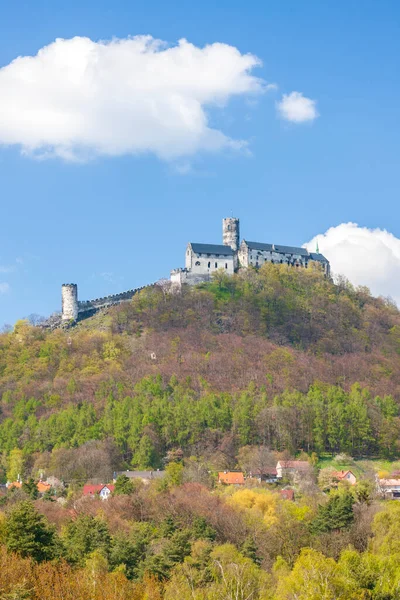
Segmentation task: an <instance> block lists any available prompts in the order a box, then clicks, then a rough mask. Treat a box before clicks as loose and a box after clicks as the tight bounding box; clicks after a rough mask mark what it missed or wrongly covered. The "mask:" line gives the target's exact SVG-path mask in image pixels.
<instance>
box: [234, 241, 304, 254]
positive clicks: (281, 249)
mask: <svg viewBox="0 0 400 600" xmlns="http://www.w3.org/2000/svg"><path fill="white" fill-rule="evenodd" d="M244 242H245V243H246V244H247V246H248V248H249V249H250V250H263V251H267V252H278V253H279V254H299V255H300V256H308V251H307V250H306V249H305V248H297V247H296V246H281V245H279V246H278V245H277V244H262V243H261V242H248V241H247V240H244Z"/></svg>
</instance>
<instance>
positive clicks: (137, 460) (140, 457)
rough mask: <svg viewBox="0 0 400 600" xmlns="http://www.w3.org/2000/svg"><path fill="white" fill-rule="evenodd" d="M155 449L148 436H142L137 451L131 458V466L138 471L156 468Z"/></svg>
mask: <svg viewBox="0 0 400 600" xmlns="http://www.w3.org/2000/svg"><path fill="white" fill-rule="evenodd" d="M156 462H157V457H156V449H155V447H154V444H153V442H152V441H151V439H150V437H149V436H148V435H143V436H142V438H141V440H140V442H139V447H138V449H137V451H136V452H135V454H134V456H133V458H132V465H133V466H134V467H138V468H139V469H151V468H154V467H155V466H156Z"/></svg>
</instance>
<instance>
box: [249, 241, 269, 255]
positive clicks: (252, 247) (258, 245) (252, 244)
mask: <svg viewBox="0 0 400 600" xmlns="http://www.w3.org/2000/svg"><path fill="white" fill-rule="evenodd" d="M244 242H245V243H246V244H247V246H248V248H250V250H264V251H267V252H272V244H261V243H260V242H248V241H247V240H244Z"/></svg>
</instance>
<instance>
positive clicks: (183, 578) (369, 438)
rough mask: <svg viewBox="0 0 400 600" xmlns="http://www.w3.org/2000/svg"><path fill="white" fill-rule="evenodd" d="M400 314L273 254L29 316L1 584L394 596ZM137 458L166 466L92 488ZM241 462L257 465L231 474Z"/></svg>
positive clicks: (15, 383) (167, 592)
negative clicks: (271, 476)
mask: <svg viewBox="0 0 400 600" xmlns="http://www.w3.org/2000/svg"><path fill="white" fill-rule="evenodd" d="M399 327H400V314H399V312H398V310H397V309H396V307H395V306H393V305H392V303H390V302H388V301H386V300H383V299H376V298H372V297H371V296H370V294H369V293H368V290H366V289H354V288H353V287H352V286H351V284H349V283H348V282H346V281H344V280H342V281H339V282H338V284H336V285H335V284H333V283H332V282H331V281H329V280H327V279H326V278H325V277H324V276H323V274H322V272H321V271H319V270H318V269H309V270H295V269H288V268H287V267H284V266H276V265H271V264H268V265H266V266H263V267H262V268H261V269H260V270H259V271H257V272H256V271H253V270H249V271H247V272H245V273H241V274H238V275H235V276H233V277H232V278H227V277H226V276H225V275H224V274H222V273H217V275H216V277H215V279H214V281H213V282H212V283H211V284H204V285H201V286H199V287H197V288H195V289H193V288H191V289H183V290H182V291H181V293H171V292H170V290H168V289H167V288H166V286H165V285H158V286H157V285H156V286H154V287H151V288H146V289H144V290H143V291H142V292H141V293H139V294H137V295H136V296H135V297H134V298H133V299H132V301H131V302H128V303H125V304H122V305H120V306H118V307H114V308H111V309H108V310H103V311H100V312H98V313H97V314H96V315H95V316H93V317H91V318H90V319H87V320H85V321H82V322H80V323H79V324H78V325H76V326H74V327H72V328H70V329H65V330H63V329H58V330H55V331H52V332H50V331H48V330H46V329H43V328H40V327H33V326H31V325H29V323H27V322H26V321H20V322H18V323H17V324H16V325H15V327H14V330H13V331H12V332H7V333H3V334H2V335H1V336H0V394H1V413H0V452H1V473H0V477H1V480H2V481H3V482H5V481H6V480H9V481H13V482H16V480H17V478H18V477H19V478H20V479H22V481H23V483H22V484H21V483H19V482H16V483H15V484H13V485H12V486H10V487H8V488H7V489H5V486H2V488H3V489H0V597H1V598H4V599H6V598H14V599H15V598H18V599H23V598H24V599H31V600H39V598H40V599H41V600H43V599H46V598H48V599H49V600H50V599H53V598H66V599H70V600H72V599H74V600H87V598H93V599H94V600H132V599H136V600H145V599H147V600H149V599H150V598H151V599H152V600H162V599H165V600H175V599H176V598H179V599H182V600H222V599H226V600H233V599H235V600H245V599H247V600H249V599H251V600H294V598H296V599H299V600H308V599H309V598H315V599H320V598H321V599H324V600H332V598H337V599H341V600H348V599H350V598H354V599H356V598H357V599H360V600H361V598H362V599H365V600H366V599H370V600H383V599H385V600H391V599H393V600H395V599H396V598H397V597H398V577H399V575H398V574H399V573H400V569H399V565H400V554H399V550H398V549H399V548H400V541H399V540H400V537H399V528H398V519H399V507H400V504H399V503H398V502H396V501H387V500H386V498H385V494H384V493H383V492H382V490H381V491H380V490H379V488H378V487H377V483H376V473H377V472H378V471H379V472H380V475H379V477H381V478H383V477H387V478H389V477H390V476H391V477H395V476H397V475H396V471H397V473H398V468H399V465H400V462H399V461H398V458H399V455H400V448H399V437H400V418H399V402H400V394H399V392H400V388H399V383H400V382H399V361H400V357H399V350H400V328H399ZM293 457H297V459H299V462H298V463H295V464H297V465H302V467H301V469H300V470H295V471H294V472H293V473H289V472H287V473H286V474H284V475H283V478H282V479H281V480H279V481H277V480H276V479H275V480H273V481H272V482H271V481H267V480H262V481H261V480H260V481H259V479H258V477H253V476H252V474H254V473H258V472H260V473H261V474H262V473H264V474H265V473H272V472H273V469H274V468H275V467H277V460H278V459H279V460H280V461H281V464H283V465H287V466H289V465H290V464H291V462H290V459H291V458H293ZM396 459H397V461H396ZM131 468H133V469H137V470H144V469H149V470H154V469H158V468H159V469H161V470H163V472H162V473H159V474H158V477H157V478H155V479H154V480H150V481H149V480H147V483H144V482H143V480H142V475H141V474H140V473H139V474H137V473H136V475H135V477H136V479H129V478H128V477H126V476H125V475H120V476H119V477H117V478H116V480H115V485H114V484H109V495H110V496H109V497H108V499H107V500H102V499H100V497H99V494H98V493H96V492H95V491H93V490H95V489H97V490H98V488H95V487H93V486H92V485H89V486H87V485H86V486H84V485H83V484H85V483H87V482H88V481H89V482H92V483H94V482H98V483H104V482H110V481H112V479H113V473H114V471H116V470H124V471H125V470H126V469H131ZM229 469H240V470H241V471H243V473H244V474H245V475H246V478H244V477H243V473H240V475H241V477H242V479H241V483H240V484H234V485H225V484H224V483H218V479H219V476H218V471H222V470H229ZM271 469H272V470H271ZM344 469H350V470H351V472H352V476H353V477H354V479H355V483H354V485H350V484H349V482H348V481H342V482H341V481H339V480H338V472H344ZM391 474H392V475H391ZM232 475H233V478H234V479H233V481H236V477H237V473H236V474H235V473H234V474H232ZM222 476H223V477H225V474H222ZM39 479H40V481H39V484H40V485H41V486H42V487H41V488H39V484H38V480H39ZM44 479H47V481H48V483H47V484H46V483H43V481H42V480H44ZM389 481H392V479H390V480H389ZM50 482H51V483H50ZM46 485H47V487H46ZM99 488H100V489H101V488H102V486H101V485H100V486H99ZM40 489H41V490H42V491H40ZM85 490H86V491H85Z"/></svg>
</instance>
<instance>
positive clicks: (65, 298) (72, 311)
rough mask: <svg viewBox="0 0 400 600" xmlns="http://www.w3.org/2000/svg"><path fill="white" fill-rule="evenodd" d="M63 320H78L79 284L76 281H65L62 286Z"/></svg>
mask: <svg viewBox="0 0 400 600" xmlns="http://www.w3.org/2000/svg"><path fill="white" fill-rule="evenodd" d="M61 302H62V320H63V321H64V322H66V321H76V320H77V318H78V286H77V285H76V283H63V285H62V286H61Z"/></svg>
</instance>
